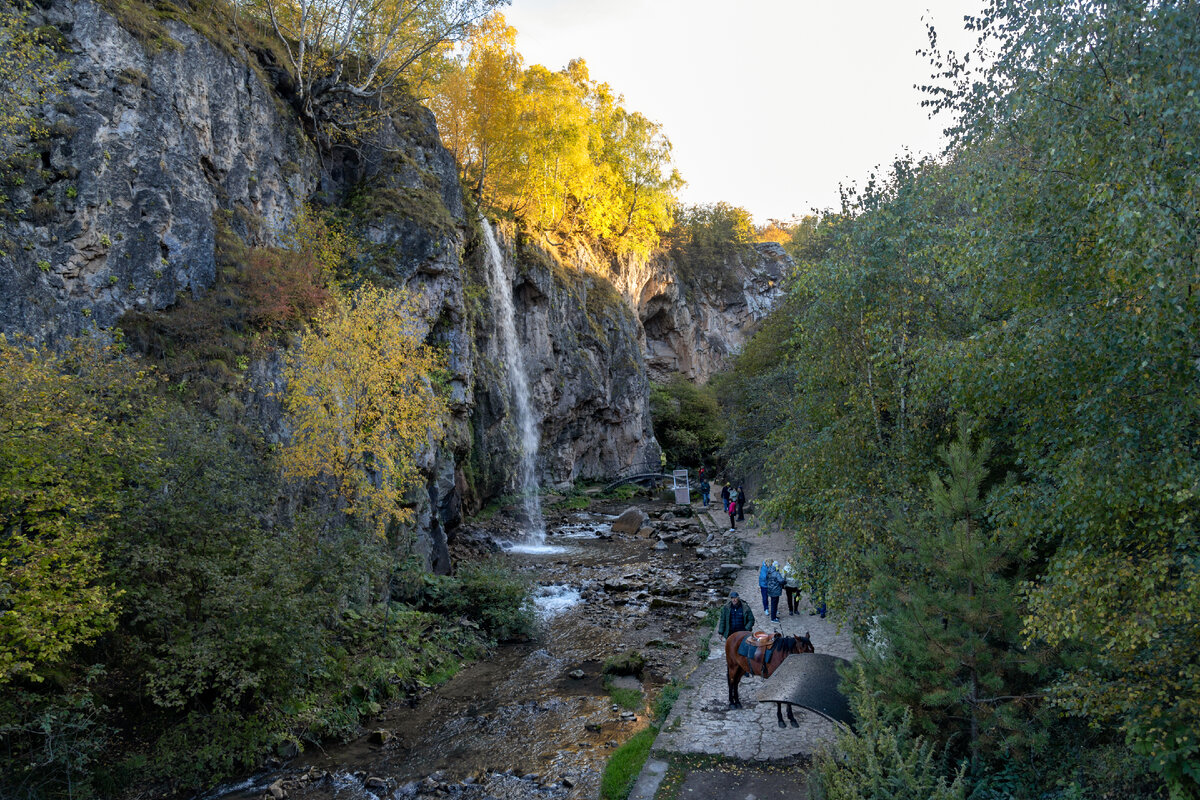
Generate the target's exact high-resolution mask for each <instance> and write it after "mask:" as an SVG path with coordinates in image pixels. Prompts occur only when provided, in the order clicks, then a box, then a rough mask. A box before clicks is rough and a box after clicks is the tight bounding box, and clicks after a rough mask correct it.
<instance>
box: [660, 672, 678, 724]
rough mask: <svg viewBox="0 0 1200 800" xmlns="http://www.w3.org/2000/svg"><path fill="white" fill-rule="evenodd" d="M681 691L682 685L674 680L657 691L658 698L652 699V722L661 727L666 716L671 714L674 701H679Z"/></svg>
mask: <svg viewBox="0 0 1200 800" xmlns="http://www.w3.org/2000/svg"><path fill="white" fill-rule="evenodd" d="M682 691H683V684H682V683H680V682H679V681H676V680H671V681H670V682H669V683H668V684H667V685H666V686H664V687H662V689H659V691H658V697H656V698H654V722H655V724H658V725H662V723H663V722H664V721H666V719H667V715H668V714H670V713H671V709H672V708H674V707H675V701H676V700H678V699H679V693H680V692H682Z"/></svg>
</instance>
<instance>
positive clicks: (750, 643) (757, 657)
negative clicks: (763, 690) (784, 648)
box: [738, 631, 775, 678]
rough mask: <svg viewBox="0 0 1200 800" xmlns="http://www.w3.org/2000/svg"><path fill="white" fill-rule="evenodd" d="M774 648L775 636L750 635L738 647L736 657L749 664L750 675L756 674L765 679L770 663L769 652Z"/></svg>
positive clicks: (759, 633) (765, 634) (764, 634)
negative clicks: (738, 656) (743, 659)
mask: <svg viewBox="0 0 1200 800" xmlns="http://www.w3.org/2000/svg"><path fill="white" fill-rule="evenodd" d="M774 648H775V636H774V635H773V634H770V633H763V632H761V631H760V632H757V633H752V634H750V635H749V636H747V637H746V638H745V639H743V640H742V643H741V644H740V645H738V655H740V656H742V657H743V658H745V659H746V661H748V662H750V674H752V675H753V674H755V669H754V668H755V667H756V666H757V667H758V670H757V673H758V674H759V675H761V676H762V677H763V678H766V677H767V665H768V664H769V663H770V662H771V651H772V650H773V649H774Z"/></svg>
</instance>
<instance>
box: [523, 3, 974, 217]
mask: <svg viewBox="0 0 1200 800" xmlns="http://www.w3.org/2000/svg"><path fill="white" fill-rule="evenodd" d="M979 6H980V3H979V2H978V1H977V0H890V2H889V0H842V1H841V2H838V0H832V1H831V0H742V2H739V3H733V2H730V0H512V4H511V5H510V6H507V7H505V8H503V9H502V11H503V13H504V15H505V17H506V18H507V20H508V23H509V24H510V25H512V26H513V27H515V28H516V29H517V31H518V32H519V35H518V38H517V47H518V49H519V50H520V52H521V54H522V55H523V56H524V57H525V63H526V64H527V65H529V64H544V65H545V66H547V67H549V68H551V69H560V68H562V67H564V66H566V64H567V62H568V61H570V60H571V59H572V58H576V57H582V58H584V59H585V60H586V61H587V64H588V70H589V72H590V74H591V77H592V79H593V80H597V81H603V82H606V83H608V84H609V85H610V86H612V88H613V90H614V91H616V92H617V93H619V94H623V95H625V100H626V107H627V108H630V109H633V110H636V111H641V112H642V113H643V114H645V115H646V116H647V117H649V118H651V119H653V120H657V121H658V122H661V123H662V125H663V128H664V131H665V132H666V134H667V136H668V137H669V138H670V139H671V143H672V144H673V145H674V155H675V163H676V165H677V166H678V168H679V170H680V172H681V173H682V174H683V177H684V179H686V180H687V181H688V185H687V186H686V187H685V188H684V189H683V191H682V192H681V196H682V198H683V199H684V200H685V201H687V202H693V203H698V202H716V201H719V200H724V201H726V202H728V203H732V204H734V205H739V206H744V207H745V208H747V209H749V210H750V212H751V213H752V214H754V216H755V218H756V220H757V221H759V222H760V223H761V222H765V221H766V220H767V219H768V218H770V217H774V218H777V219H787V218H789V217H791V216H792V215H793V214H803V213H807V212H808V211H809V210H811V209H813V208H834V207H837V205H838V184H839V182H846V181H848V180H849V181H860V180H862V179H864V178H865V177H866V176H867V174H868V173H869V172H870V171H871V168H872V167H874V166H875V165H877V164H881V163H882V164H886V163H890V161H891V159H892V158H893V157H894V156H895V155H897V154H898V153H900V152H901V151H902V150H903V149H904V148H905V147H908V148H909V149H911V150H913V151H914V152H920V153H932V152H936V151H938V150H940V149H941V143H942V136H941V129H942V128H943V127H945V125H944V124H943V121H942V120H941V119H940V118H935V119H932V120H931V119H929V118H928V110H927V109H923V108H921V105H920V103H921V94H920V92H918V91H917V90H916V89H914V88H913V85H914V84H917V83H924V82H926V81H927V79H928V78H929V74H930V67H929V65H928V64H927V63H926V61H925V60H924V59H923V58H921V57H920V56H918V55H917V54H916V50H917V49H918V48H920V47H923V46H925V44H926V38H925V27H924V23H923V22H922V16H923V15H927V14H931V15H932V16H931V18H932V20H933V22H934V23H935V25H936V27H937V30H938V36H939V45H941V46H943V47H944V46H947V45H950V46H952V47H953V48H954V49H957V50H963V49H968V45H969V44H970V43H971V41H972V40H971V39H970V38H969V37H968V36H967V34H965V33H964V32H963V31H962V17H963V15H964V14H967V13H974V12H975V11H977V10H978V8H979Z"/></svg>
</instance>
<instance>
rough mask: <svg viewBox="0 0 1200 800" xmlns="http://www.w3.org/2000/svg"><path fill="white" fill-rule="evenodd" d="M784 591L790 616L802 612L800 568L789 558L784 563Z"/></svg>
mask: <svg viewBox="0 0 1200 800" xmlns="http://www.w3.org/2000/svg"><path fill="white" fill-rule="evenodd" d="M783 592H784V594H786V595H787V607H788V616H789V617H791V616H795V615H796V614H799V613H800V570H798V569H796V565H795V564H793V563H792V559H790V558H789V559H788V560H787V563H786V564H784V565H783Z"/></svg>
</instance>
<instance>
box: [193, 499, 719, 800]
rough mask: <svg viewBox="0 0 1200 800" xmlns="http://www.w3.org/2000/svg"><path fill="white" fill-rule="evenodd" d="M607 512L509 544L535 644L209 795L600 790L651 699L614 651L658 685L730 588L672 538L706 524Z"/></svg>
mask: <svg viewBox="0 0 1200 800" xmlns="http://www.w3.org/2000/svg"><path fill="white" fill-rule="evenodd" d="M617 510H620V509H617ZM648 510H651V513H652V514H653V513H654V510H653V509H648ZM610 520H611V517H610V516H607V515H604V514H600V513H587V512H576V513H573V514H571V515H569V516H567V517H564V518H562V519H560V520H558V521H557V523H556V524H552V525H551V526H550V530H549V532H548V534H549V535H548V537H547V541H546V545H547V547H546V548H545V549H544V550H540V551H535V552H512V551H511V549H509V552H505V553H504V554H503V557H504V558H507V559H510V560H511V562H512V563H513V566H514V567H516V568H518V569H522V570H528V571H530V572H532V575H533V580H534V582H535V583H536V584H537V586H538V588H537V589H536V590H535V592H534V603H535V606H536V608H537V611H538V615H539V620H540V623H539V632H538V635H537V637H536V639H535V640H534V641H532V642H529V643H524V644H509V645H502V646H500V647H498V648H496V649H495V650H494V651H493V652H492V654H491V655H490V657H489V658H487V659H486V660H484V661H480V662H477V663H473V664H470V665H468V666H466V667H465V668H463V669H462V670H461V671H460V672H459V673H458V674H457V675H455V676H454V677H453V678H451V679H450V680H449V681H448V682H446V683H445V684H443V685H441V686H439V687H437V688H435V689H432V690H430V691H428V692H427V693H425V694H424V695H422V696H420V697H419V698H417V699H416V700H415V701H414V702H412V703H407V702H400V703H396V704H394V705H392V706H390V707H388V708H386V709H385V710H384V711H383V712H382V713H380V714H379V715H378V716H376V717H375V718H374V719H372V720H370V721H369V723H368V727H367V731H368V733H366V734H365V735H364V736H362V737H361V738H359V739H357V740H355V741H351V742H349V743H346V744H343V745H334V746H326V748H325V749H324V750H322V749H319V748H311V749H309V750H308V751H307V752H305V753H303V754H301V755H300V756H298V757H296V758H295V759H292V760H291V761H290V762H288V763H287V764H285V765H283V767H282V768H280V769H279V770H277V771H275V772H272V773H269V774H263V775H260V776H258V777H256V778H255V779H253V780H251V781H248V782H246V783H244V784H242V785H240V786H238V787H236V788H234V787H227V788H226V789H225V790H224V792H222V793H217V795H209V797H214V796H223V797H224V798H227V799H228V800H243V799H246V798H260V797H263V796H264V794H268V795H269V794H271V792H270V789H271V788H272V785H274V788H275V790H276V792H275V796H276V797H279V796H286V797H288V798H297V799H300V798H303V799H304V800H324V799H325V798H346V799H347V800H350V799H354V798H363V799H364V800H365V799H366V798H393V797H424V796H430V797H432V796H446V795H453V796H458V797H464V798H470V797H479V798H483V797H495V798H513V799H514V800H515V799H516V798H535V797H538V798H545V797H568V796H569V797H595V796H596V795H597V794H598V787H599V777H600V772H601V771H602V769H603V766H604V763H605V761H606V760H607V758H608V756H609V754H610V753H611V752H612V750H613V749H614V748H615V747H616V746H618V745H619V744H620V743H621V742H623V741H625V740H626V739H627V738H629V737H630V736H632V735H633V734H634V733H636V732H637V731H638V730H640V729H641V728H642V727H644V726H645V725H647V724H648V723H649V720H648V717H647V709H645V708H643V709H641V710H639V711H638V712H633V713H631V712H628V711H623V710H622V709H620V708H618V707H617V706H615V705H614V704H613V703H612V701H611V699H610V698H609V696H608V693H607V690H606V688H605V686H604V681H603V675H602V674H601V666H602V664H603V662H604V660H605V659H607V658H608V657H610V656H612V655H614V654H616V653H620V652H622V651H624V650H628V649H636V650H638V651H639V652H641V653H642V654H643V655H645V656H646V658H647V662H648V664H647V670H646V672H645V674H644V675H643V680H644V681H645V686H644V688H645V689H646V690H648V691H647V694H650V695H652V693H653V690H654V689H656V688H657V687H658V686H660V685H661V684H662V683H664V682H665V681H666V680H667V679H668V677H669V676H670V674H671V672H672V671H673V669H675V668H676V667H677V666H678V665H679V664H680V662H681V660H682V659H684V658H685V657H686V658H691V657H692V655H691V654H692V652H694V649H695V645H696V634H695V630H696V625H697V622H698V621H697V618H696V615H697V614H698V613H699V612H702V611H703V610H704V609H705V608H706V607H707V606H708V605H710V604H713V603H715V602H716V599H715V598H716V597H717V595H718V592H719V590H718V589H717V588H714V586H715V585H716V583H718V582H719V581H718V579H716V578H715V577H714V576H713V575H712V571H713V570H712V568H713V566H715V565H714V563H713V561H712V560H708V561H705V560H703V559H701V558H699V557H698V556H697V555H696V552H695V549H694V547H686V546H684V545H681V544H680V543H679V542H678V541H674V539H676V536H675V535H672V532H673V533H676V534H677V533H679V532H683V533H685V534H686V533H691V534H693V536H695V533H699V535H700V536H701V537H703V536H705V535H707V531H704V530H703V529H701V528H700V527H699V525H698V523H697V522H696V521H693V520H682V521H680V522H670V523H658V526H660V529H668V530H671V531H672V532H669V533H667V534H666V535H667V538H670V539H672V540H673V541H671V542H670V543H668V544H667V545H666V546H665V549H664V547H663V545H661V544H660V545H659V549H654V545H655V544H656V540H655V539H653V538H652V539H646V538H640V537H638V536H630V535H614V534H613V533H612V532H611V526H610V524H609V523H610ZM701 552H702V553H703V550H702V551H701ZM581 672H582V676H580V674H581ZM230 788H233V789H234V790H233V791H230Z"/></svg>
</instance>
